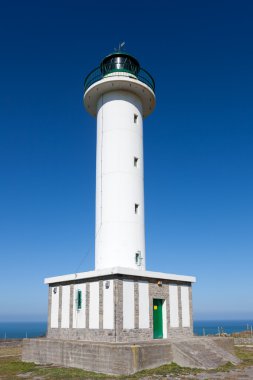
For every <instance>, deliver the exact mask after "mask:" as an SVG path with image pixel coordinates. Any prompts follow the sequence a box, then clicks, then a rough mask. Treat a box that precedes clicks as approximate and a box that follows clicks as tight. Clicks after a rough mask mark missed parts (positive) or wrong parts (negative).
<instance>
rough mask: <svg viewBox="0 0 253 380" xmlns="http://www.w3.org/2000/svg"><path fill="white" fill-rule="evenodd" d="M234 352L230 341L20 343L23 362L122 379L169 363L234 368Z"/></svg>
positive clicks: (43, 339) (193, 339)
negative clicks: (110, 375)
mask: <svg viewBox="0 0 253 380" xmlns="http://www.w3.org/2000/svg"><path fill="white" fill-rule="evenodd" d="M233 350H234V342H233V339H231V338H209V337H205V338H199V337H198V338H197V337H193V338H190V339H187V340H186V339H183V340H178V339H177V340H171V341H168V340H156V341H153V342H137V343H136V344H129V343H106V342H87V341H73V340H72V341H70V340H59V339H48V338H41V339H24V340H23V352H22V360H23V361H25V362H35V363H38V364H56V365H60V366H64V367H74V368H81V369H84V370H89V371H94V372H102V373H107V374H116V375H123V374H133V373H135V372H138V371H141V370H143V369H146V368H154V367H158V366H161V365H163V364H168V363H171V362H175V363H177V364H179V365H181V366H187V367H198V368H204V369H209V368H216V367H218V366H220V365H222V364H225V363H227V362H229V361H230V362H232V363H234V364H237V363H239V362H240V361H239V359H238V358H237V357H235V356H234V355H233Z"/></svg>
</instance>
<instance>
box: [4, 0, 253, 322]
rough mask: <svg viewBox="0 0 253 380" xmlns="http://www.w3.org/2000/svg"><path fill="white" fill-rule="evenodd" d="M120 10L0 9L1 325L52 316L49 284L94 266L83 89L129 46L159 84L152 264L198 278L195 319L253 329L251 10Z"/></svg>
mask: <svg viewBox="0 0 253 380" xmlns="http://www.w3.org/2000/svg"><path fill="white" fill-rule="evenodd" d="M121 4H122V3H121V2H115V1H110V2H105V3H104V5H102V2H99V3H96V2H95V3H94V5H93V4H91V2H89V3H88V2H85V1H79V0H75V1H71V2H70V1H65V0H61V1H48V0H44V1H40V0H38V1H36V2H34V1H33V2H32V1H23V2H20V1H18V0H16V1H11V0H10V1H8V2H2V4H1V12H0V52H1V53H0V54H1V59H0V175H1V177H0V199H1V200H0V257H1V265H0V289H1V291H0V320H2V321H4V320H43V319H46V314H47V288H46V286H45V285H43V279H44V277H49V276H53V275H61V274H66V273H73V272H75V271H77V270H78V271H86V270H91V269H93V267H94V244H93V243H94V213H95V148H96V146H95V144H96V128H95V119H93V118H92V117H91V116H90V115H89V114H87V113H86V112H85V110H84V108H83V105H82V95H83V81H84V78H85V76H86V75H87V74H88V73H89V71H90V70H91V69H93V68H95V67H96V66H97V65H98V64H99V63H100V61H101V59H102V58H103V57H104V56H105V55H107V54H109V53H110V52H112V51H113V49H114V47H116V46H117V45H118V43H119V42H120V41H126V50H127V51H128V52H129V53H131V54H133V55H135V56H136V57H137V58H138V59H139V61H140V63H141V65H142V66H143V67H145V68H146V69H148V70H149V71H150V72H151V74H152V75H153V77H154V78H155V80H156V95H157V107H156V109H155V112H154V113H153V114H152V115H151V116H150V117H149V118H148V119H147V120H145V125H144V153H145V208H146V209H145V214H146V248H147V252H146V255H147V267H148V269H149V270H154V271H164V272H168V273H178V274H188V275H196V276H197V279H198V282H197V284H196V285H194V289H193V301H194V315H195V318H207V319H210V318H230V319H233V318H250V319H253V298H252V296H251V293H252V267H253V255H252V252H253V233H252V215H253V204H252V194H253V149H252V147H253V130H252V127H253V126H252V121H253V107H252V100H253V90H252V89H253V72H252V66H253V45H252V37H253V24H252V11H253V4H252V2H251V1H240V2H239V1H212V2H211V1H209V2H207V1H206V2H205V1H204V2H203V1H194V0H193V1H186V0H185V1H180V0H175V1H159V0H158V1H156V2H153V1H152V2H149V1H145V2H144V1H143V2H141V1H139V2H135V3H133V4H132V3H131V4H130V3H124V4H123V5H121ZM154 4H155V5H154Z"/></svg>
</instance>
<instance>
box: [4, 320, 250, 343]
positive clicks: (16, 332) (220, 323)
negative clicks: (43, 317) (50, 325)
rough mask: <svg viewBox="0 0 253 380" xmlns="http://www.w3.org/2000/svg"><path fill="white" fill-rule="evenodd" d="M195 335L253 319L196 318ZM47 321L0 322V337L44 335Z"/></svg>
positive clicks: (246, 325) (229, 329)
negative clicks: (209, 319)
mask: <svg viewBox="0 0 253 380" xmlns="http://www.w3.org/2000/svg"><path fill="white" fill-rule="evenodd" d="M193 326H194V328H193V330H194V334H195V335H199V336H201V335H209V334H212V335H213V334H219V333H227V334H231V333H233V332H240V331H245V330H249V331H252V328H253V320H234V321H232V320H231V321H230V320H211V321H208V320H196V321H194V324H193ZM46 331H47V322H45V321H42V322H0V339H17V338H35V337H43V336H45V335H46Z"/></svg>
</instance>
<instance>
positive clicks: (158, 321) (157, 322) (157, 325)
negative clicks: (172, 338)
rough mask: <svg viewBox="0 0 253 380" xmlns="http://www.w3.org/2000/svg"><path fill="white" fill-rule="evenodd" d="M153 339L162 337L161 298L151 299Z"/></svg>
mask: <svg viewBox="0 0 253 380" xmlns="http://www.w3.org/2000/svg"><path fill="white" fill-rule="evenodd" d="M153 326H154V339H162V338H163V300H159V299H154V300H153Z"/></svg>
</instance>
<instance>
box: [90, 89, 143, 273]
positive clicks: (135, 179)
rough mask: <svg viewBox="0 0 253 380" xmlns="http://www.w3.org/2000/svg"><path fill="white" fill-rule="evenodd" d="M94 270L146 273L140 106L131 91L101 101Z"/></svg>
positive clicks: (106, 95)
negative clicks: (135, 270) (135, 269)
mask: <svg viewBox="0 0 253 380" xmlns="http://www.w3.org/2000/svg"><path fill="white" fill-rule="evenodd" d="M95 253H96V269H102V268H105V267H113V266H121V267H128V268H139V269H145V232H144V188H143V138H142V104H141V101H140V99H139V98H138V97H137V96H136V95H135V94H133V93H131V92H130V91H119V90H117V91H112V92H108V93H105V94H103V95H102V96H101V97H100V99H99V101H98V112H97V173H96V249H95Z"/></svg>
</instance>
